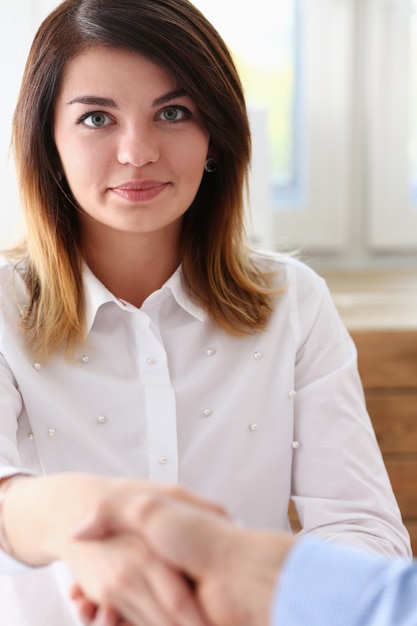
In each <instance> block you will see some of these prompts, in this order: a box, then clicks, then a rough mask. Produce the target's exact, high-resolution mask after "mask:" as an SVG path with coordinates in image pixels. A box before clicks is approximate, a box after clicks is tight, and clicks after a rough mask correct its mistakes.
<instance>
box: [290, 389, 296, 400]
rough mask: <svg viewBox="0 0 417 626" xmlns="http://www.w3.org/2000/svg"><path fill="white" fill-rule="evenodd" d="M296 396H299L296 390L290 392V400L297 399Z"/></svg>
mask: <svg viewBox="0 0 417 626" xmlns="http://www.w3.org/2000/svg"><path fill="white" fill-rule="evenodd" d="M296 395H297V392H296V391H295V389H293V390H292V391H290V398H295V396H296Z"/></svg>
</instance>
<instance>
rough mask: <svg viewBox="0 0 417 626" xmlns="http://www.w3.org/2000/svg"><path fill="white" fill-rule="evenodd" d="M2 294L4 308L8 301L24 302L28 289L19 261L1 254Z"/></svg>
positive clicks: (0, 281) (0, 288) (0, 275)
mask: <svg viewBox="0 0 417 626" xmlns="http://www.w3.org/2000/svg"><path fill="white" fill-rule="evenodd" d="M0 294H1V305H2V308H4V306H5V305H6V303H7V302H13V303H15V304H16V303H17V302H18V303H19V304H24V302H25V301H26V299H27V291H26V287H25V282H24V280H23V277H22V272H21V269H20V267H19V266H18V264H17V263H15V262H13V261H11V260H9V259H7V258H6V257H4V256H1V255H0Z"/></svg>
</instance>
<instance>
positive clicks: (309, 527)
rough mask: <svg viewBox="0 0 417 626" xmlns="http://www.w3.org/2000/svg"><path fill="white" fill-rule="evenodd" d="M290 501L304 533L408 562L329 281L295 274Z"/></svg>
mask: <svg viewBox="0 0 417 626" xmlns="http://www.w3.org/2000/svg"><path fill="white" fill-rule="evenodd" d="M296 280H297V290H296V294H297V295H296V297H297V304H296V308H297V311H298V316H297V319H298V324H299V328H298V330H297V333H298V347H297V355H296V367H295V371H296V375H295V390H296V397H295V400H294V439H295V440H296V441H297V442H298V448H297V449H296V451H295V452H294V455H293V468H292V499H293V501H294V503H295V506H296V509H297V512H298V515H299V518H300V522H301V525H302V528H303V531H302V532H303V533H306V532H314V533H315V534H316V535H319V536H321V537H323V538H326V539H329V540H335V541H339V540H340V541H341V542H343V543H345V544H348V545H351V546H356V547H358V548H363V549H365V550H368V551H374V552H378V553H381V554H383V555H386V556H395V555H397V556H398V555H399V556H402V555H409V556H411V550H410V542H409V536H408V533H407V531H406V529H405V527H404V524H403V522H402V519H401V514H400V510H399V508H398V504H397V502H396V499H395V496H394V493H393V490H392V487H391V484H390V481H389V478H388V474H387V471H386V468H385V465H384V461H383V458H382V454H381V451H380V449H379V446H378V443H377V440H376V436H375V433H374V430H373V427H372V423H371V420H370V418H369V415H368V413H367V409H366V404H365V399H364V392H363V388H362V383H361V380H360V377H359V372H358V366H357V352H356V348H355V345H354V342H353V340H352V338H351V337H350V335H349V333H348V331H347V330H346V327H345V325H344V324H343V322H342V320H341V319H340V316H339V314H338V312H337V310H336V308H335V306H334V303H333V300H332V298H331V295H330V293H329V290H328V288H327V286H326V284H325V282H324V281H323V280H322V279H321V278H320V277H319V276H317V274H315V273H314V272H312V271H311V270H309V269H307V270H306V269H304V270H300V271H299V272H298V274H297V278H296Z"/></svg>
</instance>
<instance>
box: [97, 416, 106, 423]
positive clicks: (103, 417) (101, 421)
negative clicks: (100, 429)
mask: <svg viewBox="0 0 417 626" xmlns="http://www.w3.org/2000/svg"><path fill="white" fill-rule="evenodd" d="M97 421H98V423H99V424H105V423H106V422H107V417H106V416H105V415H99V416H98V418H97Z"/></svg>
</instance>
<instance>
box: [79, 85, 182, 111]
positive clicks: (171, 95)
mask: <svg viewBox="0 0 417 626" xmlns="http://www.w3.org/2000/svg"><path fill="white" fill-rule="evenodd" d="M186 95H188V94H187V92H186V91H185V89H175V90H174V91H169V92H168V93H166V94H164V95H163V96H159V98H155V100H154V101H153V102H152V106H160V105H161V104H165V103H166V102H169V101H171V100H175V98H182V97H183V96H186ZM67 104H87V105H92V106H100V107H108V108H110V109H118V108H119V107H118V106H117V104H116V102H115V101H114V100H113V99H112V98H101V97H100V96H77V97H76V98H73V99H72V100H70V101H69V102H67Z"/></svg>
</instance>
